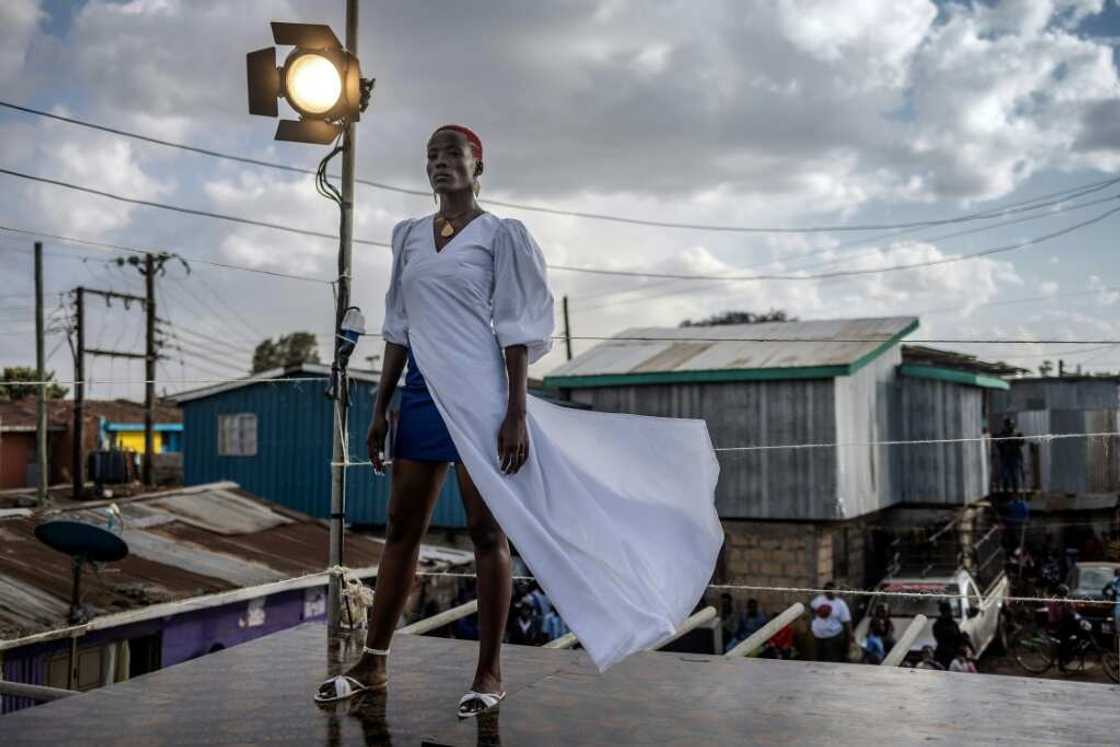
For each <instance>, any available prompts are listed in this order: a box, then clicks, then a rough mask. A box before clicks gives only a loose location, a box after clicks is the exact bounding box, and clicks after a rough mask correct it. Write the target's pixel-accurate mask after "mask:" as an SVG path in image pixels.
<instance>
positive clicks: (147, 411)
mask: <svg viewBox="0 0 1120 747" xmlns="http://www.w3.org/2000/svg"><path fill="white" fill-rule="evenodd" d="M144 290H145V293H144V296H145V299H146V300H145V302H144V311H145V317H146V322H147V323H146V327H147V344H146V345H145V346H144V474H143V478H144V484H145V485H151V484H152V421H153V420H154V419H155V418H154V415H155V411H154V408H155V402H156V272H155V262H154V261H153V257H152V254H151V252H148V253H147V254H145V255H144Z"/></svg>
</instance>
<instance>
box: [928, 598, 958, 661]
mask: <svg viewBox="0 0 1120 747" xmlns="http://www.w3.org/2000/svg"><path fill="white" fill-rule="evenodd" d="M937 609H938V615H937V619H936V620H935V621H934V623H933V639H934V640H935V641H937V650H936V651H935V652H934V657H935V658H936V659H937V663H938V664H940V665H941V668H942V669H948V668H949V665H950V664H952V663H953V659H955V658H956V656H957V653H958V652H959V650H960V647H961V628H960V626H959V625H957V621H956V619H955V618H954V617H953V605H952V604H951V603H950V602H949V601H948V600H945V599H943V600H941V603H940V604H938V605H937Z"/></svg>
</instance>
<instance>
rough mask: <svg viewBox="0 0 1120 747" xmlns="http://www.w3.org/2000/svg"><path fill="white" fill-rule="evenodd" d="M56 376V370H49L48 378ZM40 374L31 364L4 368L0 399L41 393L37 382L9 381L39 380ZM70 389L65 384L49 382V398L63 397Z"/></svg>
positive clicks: (0, 385) (1, 377)
mask: <svg viewBox="0 0 1120 747" xmlns="http://www.w3.org/2000/svg"><path fill="white" fill-rule="evenodd" d="M53 378H54V371H48V372H47V380H50V379H53ZM38 380H39V374H38V372H37V371H36V369H34V368H31V367H30V366H12V367H8V368H5V369H4V373H3V374H2V375H0V401H5V402H7V401H9V400H17V399H23V398H25V397H34V396H36V395H37V394H38V393H39V386H38V385H37V384H13V383H7V382H25V381H38ZM67 391H69V390H68V389H66V387H64V386H60V385H58V384H55V383H53V382H52V383H50V384H47V399H62V398H63V397H65V396H66V392H67Z"/></svg>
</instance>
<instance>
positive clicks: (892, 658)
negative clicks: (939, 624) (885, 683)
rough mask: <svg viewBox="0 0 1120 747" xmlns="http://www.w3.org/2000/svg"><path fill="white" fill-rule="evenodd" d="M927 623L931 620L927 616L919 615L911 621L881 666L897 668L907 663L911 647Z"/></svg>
mask: <svg viewBox="0 0 1120 747" xmlns="http://www.w3.org/2000/svg"><path fill="white" fill-rule="evenodd" d="M927 622H929V620H928V618H927V617H926V616H925V615H918V616H917V617H915V618H914V619H913V620H911V621H910V625H908V626H907V627H906V630H904V631H903V633H902V635H901V636H899V638H898V641H897V642H896V643H895V644H894V648H892V649H891V650H890V651H889V652H887V655H886V656H884V657H883V663H882V664H881V665H880V666H884V667H897V666H898V665H899V664H901V663H902V662H903V661H905V659H906V654H908V653H910V647H911V646H913V645H914V641H916V640H918V636H919V635H921V634H922V630H924V629H925V627H926V623H927Z"/></svg>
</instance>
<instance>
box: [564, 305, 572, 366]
mask: <svg viewBox="0 0 1120 747" xmlns="http://www.w3.org/2000/svg"><path fill="white" fill-rule="evenodd" d="M564 345H565V347H566V348H567V349H568V360H571V359H572V325H571V322H569V321H568V297H567V296H564Z"/></svg>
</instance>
